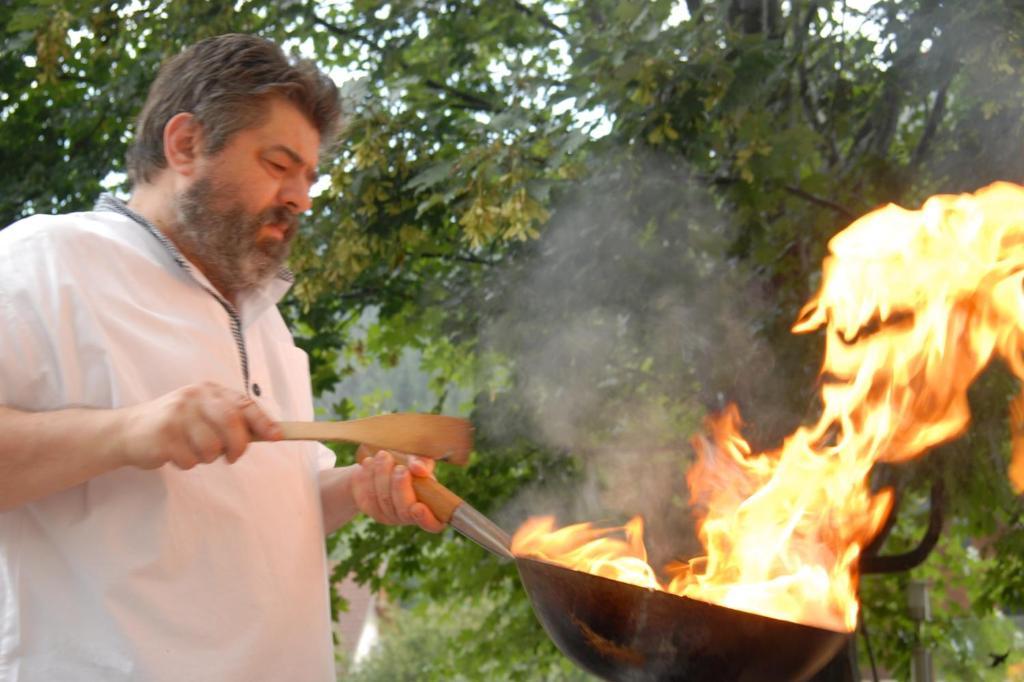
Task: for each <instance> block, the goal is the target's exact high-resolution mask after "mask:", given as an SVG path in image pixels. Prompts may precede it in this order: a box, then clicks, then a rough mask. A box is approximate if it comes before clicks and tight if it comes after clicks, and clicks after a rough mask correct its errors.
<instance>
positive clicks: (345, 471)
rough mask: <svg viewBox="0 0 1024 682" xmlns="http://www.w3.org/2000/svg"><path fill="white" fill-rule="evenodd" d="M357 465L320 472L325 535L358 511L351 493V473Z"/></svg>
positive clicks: (343, 523) (340, 525) (350, 518)
mask: <svg viewBox="0 0 1024 682" xmlns="http://www.w3.org/2000/svg"><path fill="white" fill-rule="evenodd" d="M358 467H359V465H358V464H353V465H351V466H347V467H338V468H336V469H326V470H324V471H321V472H320V503H321V505H322V507H323V512H324V533H326V534H327V535H330V534H331V533H333V532H334V531H336V530H338V529H339V528H341V527H342V526H343V525H345V524H346V523H348V522H349V521H351V520H352V519H353V518H354V517H355V515H356V514H358V513H359V508H358V507H357V506H356V501H355V497H354V496H353V494H352V475H353V474H354V473H355V470H356V469H357V468H358Z"/></svg>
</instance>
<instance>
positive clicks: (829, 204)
mask: <svg viewBox="0 0 1024 682" xmlns="http://www.w3.org/2000/svg"><path fill="white" fill-rule="evenodd" d="M785 188H786V191H787V192H789V193H790V194H792V195H794V196H798V197H800V198H801V199H805V200H807V201H809V202H811V203H812V204H817V205H819V206H824V207H825V208H830V209H832V210H833V211H835V212H836V213H838V214H839V215H841V216H843V217H844V218H849V219H850V220H853V219H854V218H856V217H857V214H856V213H854V212H853V211H851V210H850V209H848V208H846V207H845V206H843V205H842V204H837V203H836V202H834V201H831V200H829V199H824V198H822V197H819V196H817V195H815V194H811V193H810V192H808V191H807V190H803V189H800V188H799V187H796V186H794V185H786V186H785Z"/></svg>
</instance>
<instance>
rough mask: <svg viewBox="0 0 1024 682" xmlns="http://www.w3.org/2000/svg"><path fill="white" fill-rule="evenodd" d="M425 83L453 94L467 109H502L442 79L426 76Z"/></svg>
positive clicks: (404, 66)
mask: <svg viewBox="0 0 1024 682" xmlns="http://www.w3.org/2000/svg"><path fill="white" fill-rule="evenodd" d="M401 65H402V67H403V68H406V69H408V68H409V65H408V64H406V63H405V62H404V61H402V62H401ZM423 84H424V85H426V86H427V87H428V88H430V89H432V90H437V91H438V92H443V93H445V94H446V95H452V96H453V97H457V98H458V99H460V100H462V101H463V102H464V103H465V104H466V105H467V106H466V107H465V108H467V109H473V110H476V111H489V112H491V113H492V114H493V113H497V112H499V111H501V108H500V107H497V106H495V105H493V104H491V103H490V102H488V101H487V100H485V99H483V98H482V97H480V96H478V95H474V94H473V93H471V92H466V91H465V90H459V89H458V88H453V87H452V86H450V85H446V84H445V83H442V82H440V81H436V80H434V79H433V78H424V79H423Z"/></svg>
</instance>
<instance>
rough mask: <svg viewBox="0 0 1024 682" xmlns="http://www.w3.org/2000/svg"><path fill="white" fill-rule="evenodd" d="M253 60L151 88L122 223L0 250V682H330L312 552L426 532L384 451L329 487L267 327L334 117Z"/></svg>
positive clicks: (284, 339) (313, 89)
mask: <svg viewBox="0 0 1024 682" xmlns="http://www.w3.org/2000/svg"><path fill="white" fill-rule="evenodd" d="M339 113H340V112H339V104H338V94H337V90H336V88H335V86H334V84H333V83H331V82H330V81H329V80H328V79H327V78H326V77H325V76H323V75H322V74H321V73H319V72H318V71H317V70H316V68H315V67H314V66H312V65H311V64H309V63H307V62H304V61H290V60H289V59H288V58H286V57H285V56H284V54H283V53H282V52H281V50H280V49H279V48H278V47H277V46H276V45H274V44H273V43H270V42H269V41H265V40H263V39H260V38H256V37H252V36H244V35H225V36H220V37H217V38H213V39H209V40H205V41H202V42H201V43H198V44H196V45H195V46H193V47H191V48H189V49H188V50H186V51H185V52H183V53H182V54H180V55H178V56H177V57H175V58H174V59H172V60H170V61H169V62H168V63H167V64H165V66H164V67H163V68H162V69H161V71H160V74H159V75H158V77H157V79H156V81H155V82H154V84H153V86H152V88H151V90H150V93H149V97H148V99H147V101H146V104H145V106H144V108H143V110H142V113H141V115H140V117H139V121H138V125H137V130H136V140H135V142H134V145H133V147H132V149H131V151H130V153H129V158H128V168H129V176H130V179H131V181H132V185H133V187H132V194H131V199H130V201H128V202H127V204H125V203H122V202H120V201H119V200H117V199H114V198H113V197H109V196H108V197H104V198H102V199H101V201H100V203H99V204H98V205H97V207H96V209H95V210H94V211H92V212H87V213H78V214H71V215H63V216H33V217H31V218H28V219H26V220H23V221H20V222H18V223H16V224H14V225H12V226H10V227H8V228H7V229H5V230H3V231H0V406H2V407H0V434H2V441H0V680H3V681H4V682H8V681H18V682H27V681H32V680H47V681H51V680H75V681H80V680H97V681H99V680H103V681H104V682H110V681H112V680H176V681H177V680H216V681H224V680H244V681H246V682H250V681H252V680H333V679H334V674H335V673H334V668H333V651H332V644H331V631H330V623H329V620H330V619H329V608H328V598H327V570H326V559H325V556H324V550H323V534H324V532H325V531H326V532H330V531H332V530H334V529H335V528H337V527H338V526H340V525H341V524H343V523H345V522H346V521H348V520H349V519H351V518H352V517H353V516H354V515H355V514H357V513H359V512H364V513H367V514H369V515H370V516H372V517H373V518H375V519H377V520H379V521H382V522H384V523H416V524H418V525H420V526H421V527H423V528H424V529H426V530H430V531H438V530H440V528H441V526H442V524H441V523H440V522H439V521H438V520H437V519H436V518H435V517H434V516H433V515H432V514H431V513H430V512H429V510H427V508H426V507H425V506H424V505H422V504H420V503H418V502H416V501H415V498H414V496H413V492H412V486H411V481H410V475H412V474H415V475H420V476H426V475H430V469H431V467H430V466H428V463H426V462H422V461H418V460H417V461H414V462H413V464H411V465H410V469H412V471H411V472H410V470H409V469H406V468H405V467H401V466H395V465H394V463H393V461H392V460H391V458H390V456H389V455H387V453H378V454H377V456H376V457H374V458H372V459H370V460H367V461H366V462H364V464H363V465H356V466H353V467H346V468H337V469H335V468H330V464H331V462H329V461H328V458H326V457H324V455H325V454H329V452H328V451H327V450H326V449H325V448H323V447H322V446H319V445H316V444H312V443H295V442H288V443H286V442H278V443H271V442H255V441H274V440H276V439H279V438H280V436H281V434H280V430H279V428H278V426H277V424H276V422H277V421H278V420H308V419H311V418H312V406H311V402H310V401H311V396H310V386H309V374H308V366H307V358H306V357H305V354H304V353H303V352H302V351H301V350H299V349H298V348H296V347H295V345H294V344H293V342H292V340H291V337H290V335H289V333H288V331H287V329H286V327H285V324H284V322H283V320H282V318H281V316H280V314H279V313H278V311H277V309H276V308H275V303H276V302H277V301H278V300H279V298H280V297H281V296H282V295H283V293H284V292H285V290H286V289H287V288H288V284H289V278H288V274H287V272H286V271H284V270H283V269H282V268H281V265H282V263H283V261H284V259H285V257H286V256H287V253H288V244H289V242H290V240H291V239H292V237H293V235H294V233H295V230H296V228H297V222H298V218H297V217H298V215H299V214H301V213H302V212H304V211H306V210H307V209H308V208H309V207H310V198H309V188H310V186H311V184H312V183H313V181H314V179H315V178H316V168H317V164H318V155H319V150H320V148H321V146H324V145H326V144H329V143H330V142H332V140H333V136H334V133H335V130H336V128H337V124H338V119H339Z"/></svg>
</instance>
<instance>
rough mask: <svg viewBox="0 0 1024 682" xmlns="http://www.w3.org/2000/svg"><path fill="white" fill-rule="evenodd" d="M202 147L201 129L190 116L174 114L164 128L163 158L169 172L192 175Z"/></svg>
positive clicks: (194, 118)
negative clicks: (165, 160)
mask: <svg viewBox="0 0 1024 682" xmlns="http://www.w3.org/2000/svg"><path fill="white" fill-rule="evenodd" d="M202 145H203V129H202V126H201V125H199V121H197V120H196V117H195V116H193V115H192V114H190V113H188V112H182V113H180V114H175V115H174V116H172V117H171V119H170V120H169V121H167V125H165V126H164V157H165V158H166V159H167V167H168V168H170V169H171V170H173V171H175V172H177V173H180V174H181V175H192V173H194V172H195V170H196V163H197V162H198V161H199V156H200V152H201V151H202Z"/></svg>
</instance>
